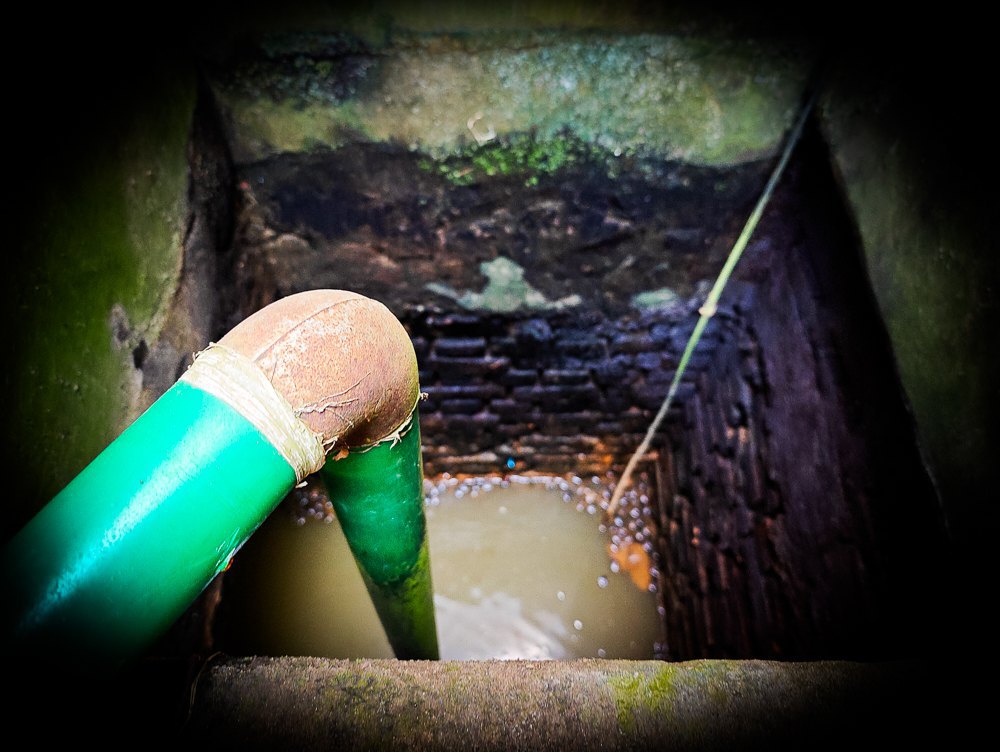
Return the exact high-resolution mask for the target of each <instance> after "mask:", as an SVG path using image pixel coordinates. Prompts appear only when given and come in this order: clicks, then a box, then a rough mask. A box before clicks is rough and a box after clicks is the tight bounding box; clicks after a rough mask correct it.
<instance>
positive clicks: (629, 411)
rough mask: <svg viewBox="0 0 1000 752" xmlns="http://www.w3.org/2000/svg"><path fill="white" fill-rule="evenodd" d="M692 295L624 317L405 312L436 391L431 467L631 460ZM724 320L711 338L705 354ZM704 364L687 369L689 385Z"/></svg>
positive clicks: (687, 318)
mask: <svg viewBox="0 0 1000 752" xmlns="http://www.w3.org/2000/svg"><path fill="white" fill-rule="evenodd" d="M695 307H696V304H695V303H692V304H690V305H687V306H677V307H674V308H671V309H658V310H656V311H650V312H645V313H641V314H640V313H638V312H636V313H633V314H631V315H627V316H624V317H621V318H616V319H611V318H608V317H607V316H605V315H604V314H603V313H601V312H598V311H586V312H573V313H555V314H549V315H547V316H530V317H527V316H521V317H511V316H490V315H485V316H477V315H472V314H468V313H450V314H431V315H423V316H420V317H408V318H404V324H405V325H406V326H407V328H408V330H409V331H410V332H411V334H412V337H413V342H414V347H415V349H416V353H417V360H418V363H419V367H420V384H421V389H422V390H423V392H424V393H425V394H426V395H427V397H426V399H425V400H424V401H423V402H422V403H421V405H420V424H421V430H422V432H423V445H424V460H425V468H426V472H427V474H428V475H436V474H438V473H442V472H449V473H452V474H460V473H469V474H480V473H492V472H506V471H508V470H510V469H514V470H515V471H516V472H525V471H539V472H550V473H557V474H561V473H577V474H593V473H601V474H603V473H605V472H606V471H607V470H609V469H611V468H613V467H614V466H618V465H621V464H623V463H624V461H626V460H627V458H628V455H629V453H630V452H632V451H633V450H634V448H635V447H636V446H637V445H638V444H639V442H640V441H641V439H642V435H643V434H644V433H645V431H646V428H647V426H648V425H649V422H650V420H651V418H652V416H653V414H654V413H655V412H656V410H657V408H658V407H659V405H660V403H661V401H662V400H663V397H664V396H665V395H666V393H667V389H668V387H669V382H670V379H671V378H672V376H673V371H674V368H675V367H676V363H677V361H678V358H679V354H680V351H681V350H682V349H683V346H684V343H685V342H686V340H687V337H688V336H689V335H690V332H691V329H692V327H693V325H694V322H695V320H696V318H697V314H696V313H695V312H694V308H695ZM722 318H723V317H722V316H720V317H719V320H720V321H721V320H722ZM718 326H719V324H713V326H712V327H710V331H709V332H708V333H707V335H706V337H705V339H704V340H703V347H704V354H705V360H706V363H707V360H708V357H709V355H710V352H711V350H712V348H713V345H714V341H715V339H716V329H717V328H718ZM698 371H699V369H698V367H697V365H696V367H694V368H692V370H691V371H690V372H689V373H688V374H687V376H686V384H685V389H684V391H685V393H687V392H690V391H692V390H693V384H694V379H695V378H697V373H698ZM508 460H513V462H514V463H515V466H514V468H510V466H509V464H508Z"/></svg>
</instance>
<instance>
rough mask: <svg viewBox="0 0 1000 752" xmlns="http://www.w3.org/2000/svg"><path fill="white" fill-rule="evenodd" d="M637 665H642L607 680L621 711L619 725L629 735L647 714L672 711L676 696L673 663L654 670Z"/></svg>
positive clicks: (675, 671) (618, 711)
mask: <svg viewBox="0 0 1000 752" xmlns="http://www.w3.org/2000/svg"><path fill="white" fill-rule="evenodd" d="M638 668H639V664H637V670H636V671H633V672H632V673H630V674H621V675H618V676H611V677H608V680H607V686H608V688H609V689H610V690H611V695H612V698H613V699H614V703H615V709H616V711H617V714H618V726H619V727H620V728H621V729H622V730H623V731H625V732H626V733H628V734H633V733H635V731H636V729H637V727H638V726H639V725H640V724H641V723H642V717H643V716H644V715H653V716H657V715H659V716H662V715H663V714H664V713H669V710H670V703H671V701H672V700H673V699H674V698H675V697H676V695H677V688H676V686H675V683H674V682H675V679H676V678H677V670H676V668H675V667H674V666H672V665H669V664H667V665H664V666H663V667H662V668H657V669H656V670H655V671H650V670H649V669H644V670H642V671H640V670H638Z"/></svg>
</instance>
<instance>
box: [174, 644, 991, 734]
mask: <svg viewBox="0 0 1000 752" xmlns="http://www.w3.org/2000/svg"><path fill="white" fill-rule="evenodd" d="M955 676H956V674H955V668H954V667H942V666H938V665H934V666H931V665H928V664H915V663H871V664H866V663H850V662H832V661H822V662H802V663H780V662H771V661H694V662H689V663H663V662H657V661H614V660H604V661H601V660H576V661H543V662H532V661H481V662H447V661H445V662H423V661H415V662H401V661H393V660H356V661H343V660H326V659H320V658H243V659H223V660H220V661H219V662H217V663H213V664H212V665H209V666H207V667H206V668H205V669H204V670H203V671H202V672H201V674H200V676H199V678H198V680H197V682H196V684H195V686H194V691H193V693H192V696H191V697H192V700H191V705H190V713H189V715H188V717H187V719H186V721H185V723H184V726H183V729H182V732H181V736H182V741H184V742H185V743H196V744H198V745H204V746H207V747H211V748H212V749H220V748H240V749H243V750H246V749H274V748H282V749H298V750H311V749H380V750H381V749H392V750H454V749H475V750H549V749H559V750H598V749H599V750H618V749H621V750H637V749H663V750H667V749H669V750H676V749H729V750H731V749H751V748H752V749H756V748H767V749H769V750H774V749H785V748H796V749H819V748H823V749H826V748H840V749H843V748H846V746H847V745H851V744H862V745H864V746H865V747H866V748H871V747H872V744H873V743H880V742H881V743H887V744H891V745H892V747H895V748H899V747H898V745H899V743H900V742H904V741H907V740H918V739H919V740H921V741H931V740H932V739H933V737H934V736H935V735H938V734H941V735H942V738H944V735H947V738H948V739H949V741H950V742H951V743H954V742H955V741H956V740H958V739H960V738H961V736H962V734H965V733H972V732H971V728H972V726H971V725H970V724H968V723H965V722H961V723H960V722H958V718H957V715H956V714H958V713H962V712H964V710H962V711H959V710H957V708H958V707H959V706H962V707H963V708H964V702H954V701H953V700H955V699H957V698H958V697H960V695H959V694H955V692H954V689H955V688H954V686H953V685H952V682H953V679H954V678H955ZM938 682H944V686H942V684H939V683H938ZM938 688H940V689H943V690H944V691H943V692H942V693H940V694H939V693H937V692H936V689H938ZM959 689H961V685H959Z"/></svg>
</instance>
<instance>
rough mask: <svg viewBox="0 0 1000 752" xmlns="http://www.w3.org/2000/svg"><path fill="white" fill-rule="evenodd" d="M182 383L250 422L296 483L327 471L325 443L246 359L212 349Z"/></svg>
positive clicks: (197, 359) (214, 346)
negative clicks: (288, 467)
mask: <svg viewBox="0 0 1000 752" xmlns="http://www.w3.org/2000/svg"><path fill="white" fill-rule="evenodd" d="M179 380H180V381H184V382H186V383H188V384H190V385H191V386H194V387H197V388H198V389H201V390H202V391H205V392H208V393H209V394H211V395H213V396H215V397H218V398H219V399H220V400H222V401H223V402H225V403H226V404H227V405H229V406H230V407H232V408H233V409H234V410H236V411H237V412H238V413H239V414H240V415H242V416H243V417H244V418H246V419H247V420H249V421H250V422H251V423H252V424H253V425H254V427H255V428H256V429H257V430H258V431H260V432H261V433H262V434H264V437H265V438H266V439H267V440H268V441H269V442H270V443H271V444H272V445H273V446H274V448H275V449H277V450H278V452H279V453H280V454H281V456H282V457H284V458H285V460H286V461H287V462H288V464H289V465H291V466H292V469H293V470H294V471H295V482H296V483H299V482H301V481H302V479H303V478H305V477H306V476H307V475H310V474H312V473H314V472H316V471H317V470H319V469H320V468H321V467H323V462H324V461H325V459H326V452H325V451H324V449H323V440H322V438H321V437H320V436H319V434H316V433H313V432H312V431H311V430H310V429H309V427H308V426H306V424H305V423H303V422H302V421H301V420H299V418H298V417H296V415H295V411H294V410H293V409H292V406H291V405H290V404H289V403H288V400H286V399H285V398H284V397H282V396H281V395H280V394H279V393H278V392H277V390H276V389H275V388H274V386H272V385H271V382H270V381H269V380H268V378H267V376H266V375H265V374H264V372H263V371H262V370H260V368H258V367H257V364H256V363H254V362H253V361H252V360H250V359H249V358H248V357H246V356H245V355H242V354H240V353H238V352H236V351H235V350H232V349H230V348H228V347H226V346H224V345H219V344H216V343H212V344H211V345H209V346H208V348H206V349H205V350H202V351H201V352H200V353H198V354H197V355H196V356H195V359H194V363H193V364H192V365H191V367H190V368H189V369H188V370H187V371H185V372H184V375H182V376H181V377H180V379H179Z"/></svg>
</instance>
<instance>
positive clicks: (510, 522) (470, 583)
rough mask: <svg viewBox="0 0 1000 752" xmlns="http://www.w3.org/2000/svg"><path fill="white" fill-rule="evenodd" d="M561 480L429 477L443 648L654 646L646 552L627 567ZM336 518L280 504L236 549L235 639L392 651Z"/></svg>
mask: <svg viewBox="0 0 1000 752" xmlns="http://www.w3.org/2000/svg"><path fill="white" fill-rule="evenodd" d="M561 485H562V489H561V488H560V481H558V480H557V479H555V480H553V481H550V482H541V481H538V480H536V481H535V482H532V483H527V482H524V483H516V482H514V483H505V484H503V486H506V487H502V486H501V484H499V483H497V482H489V481H478V482H476V483H475V484H474V485H470V484H469V483H457V482H455V481H454V479H453V480H452V482H451V483H450V484H449V483H447V482H445V483H438V484H436V485H435V484H428V490H429V492H430V493H429V495H428V503H427V505H426V512H427V522H428V535H429V541H430V548H431V571H432V577H433V580H434V586H435V610H436V617H437V627H438V637H439V642H440V648H441V657H442V659H470V660H471V659H486V658H526V659H547V658H551V659H560V658H578V657H591V658H594V657H606V658H632V659H642V658H652V657H653V656H654V644H655V642H656V641H657V639H659V629H660V619H659V616H658V614H657V601H656V595H655V593H654V592H652V591H651V590H650V589H649V587H648V585H649V581H648V580H647V579H645V578H644V577H642V576H641V569H642V568H643V567H649V566H651V565H652V564H651V560H649V559H648V558H642V557H639V558H640V559H641V562H640V563H641V567H639V570H637V572H633V573H632V576H630V574H629V572H628V570H627V568H623V567H621V566H620V564H618V563H616V562H615V560H614V559H613V558H612V557H611V556H610V555H609V550H608V546H609V544H610V543H611V533H610V532H609V531H608V530H607V529H606V528H604V527H603V526H602V525H601V515H600V512H599V506H597V505H588V504H587V503H586V497H584V496H581V495H580V494H578V493H573V491H577V490H578V489H576V488H573V487H572V486H570V492H566V491H565V490H564V489H566V486H567V483H566V482H564V481H563V482H561ZM591 499H593V495H592V494H591ZM588 506H590V512H588V511H587V508H588ZM327 519H328V520H329V521H328V522H322V521H319V520H317V519H315V518H313V517H306V518H303V517H300V518H299V519H298V520H296V519H295V517H294V516H292V515H289V514H288V513H287V512H286V511H285V510H283V509H281V510H278V512H276V513H275V514H274V515H272V516H271V518H269V519H268V521H267V522H265V524H264V525H263V526H262V527H261V529H260V530H258V532H257V533H256V534H255V535H254V536H253V538H252V539H251V541H250V542H249V543H248V544H247V546H246V547H245V549H244V550H243V551H241V552H240V554H239V556H238V559H237V564H236V566H235V567H234V572H233V574H234V575H236V576H234V577H232V578H231V581H227V583H226V590H225V592H224V601H225V602H226V603H227V620H228V621H229V623H230V624H232V623H233V622H234V620H235V623H237V624H238V625H239V631H240V634H239V635H238V636H233V637H232V638H231V640H232V641H235V643H236V644H234V645H229V644H227V645H225V649H226V650H228V651H230V652H237V651H238V652H240V653H242V654H260V655H314V656H328V657H335V658H388V657H392V651H391V649H390V647H389V644H388V641H387V640H386V638H385V635H384V633H383V631H382V628H381V625H380V623H379V621H378V617H377V616H376V614H375V610H374V608H373V607H372V605H371V602H370V600H369V598H368V595H367V592H366V590H365V587H364V584H363V582H362V580H361V577H360V575H359V574H358V571H357V567H356V565H355V563H354V560H353V558H352V556H351V553H350V550H349V549H348V547H347V542H346V541H345V540H344V536H343V533H342V531H341V529H340V526H339V525H338V524H337V522H336V520H335V519H334V518H332V517H327ZM618 558H619V559H620V558H621V555H620V554H619V557H618ZM236 569H238V570H239V571H238V572H237V571H235V570H236ZM637 574H638V576H637ZM637 582H638V585H637ZM652 583H653V587H654V588H655V579H654V580H653V581H652ZM639 585H643V586H645V587H646V589H640V587H639ZM227 641H230V640H227Z"/></svg>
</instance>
